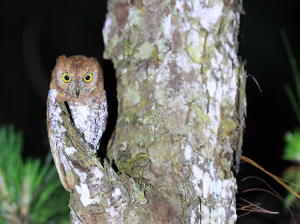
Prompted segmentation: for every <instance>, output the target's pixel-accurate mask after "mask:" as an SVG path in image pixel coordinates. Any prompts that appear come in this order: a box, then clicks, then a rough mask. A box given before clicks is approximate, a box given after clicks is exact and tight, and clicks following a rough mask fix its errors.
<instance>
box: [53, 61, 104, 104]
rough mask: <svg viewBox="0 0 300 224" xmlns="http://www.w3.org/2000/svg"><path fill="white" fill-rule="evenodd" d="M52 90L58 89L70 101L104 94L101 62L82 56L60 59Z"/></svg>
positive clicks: (54, 73) (57, 62)
mask: <svg viewBox="0 0 300 224" xmlns="http://www.w3.org/2000/svg"><path fill="white" fill-rule="evenodd" d="M50 89H56V90H57V91H58V92H60V93H63V94H64V95H65V96H66V97H68V98H70V99H72V98H85V97H90V96H93V95H96V94H98V93H99V92H102V91H103V74H102V69H101V67H100V65H99V62H98V61H97V60H96V59H95V58H87V57H85V56H82V55H75V56H71V57H68V58H67V57H66V56H65V55H62V56H60V57H58V59H57V60H56V66H55V68H54V70H53V72H52V77H51V83H50Z"/></svg>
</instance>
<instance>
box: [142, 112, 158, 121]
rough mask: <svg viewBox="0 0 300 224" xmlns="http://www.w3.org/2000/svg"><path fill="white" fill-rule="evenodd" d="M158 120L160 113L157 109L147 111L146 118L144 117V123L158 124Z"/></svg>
mask: <svg viewBox="0 0 300 224" xmlns="http://www.w3.org/2000/svg"><path fill="white" fill-rule="evenodd" d="M157 120H158V113H157V111H155V110H150V111H147V114H146V116H145V118H144V119H143V123H144V124H156V123H157Z"/></svg>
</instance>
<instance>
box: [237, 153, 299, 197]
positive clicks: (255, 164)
mask: <svg viewBox="0 0 300 224" xmlns="http://www.w3.org/2000/svg"><path fill="white" fill-rule="evenodd" d="M241 159H242V160H244V161H245V162H247V163H250V164H251V165H253V166H255V167H257V168H258V169H260V170H262V171H263V172H265V173H266V174H268V175H269V176H270V177H272V178H273V179H274V180H276V181H277V182H278V183H280V184H281V185H282V186H283V187H285V188H286V189H287V190H288V191H290V192H291V193H292V194H293V195H295V196H296V197H297V198H299V199H300V195H299V194H297V193H296V192H295V191H294V190H293V189H292V188H290V187H289V186H288V185H287V184H285V183H284V182H286V183H288V181H286V180H284V179H282V178H280V177H277V176H275V175H274V174H272V173H270V172H268V171H267V170H265V169H264V168H262V167H261V166H260V165H258V164H257V163H256V162H254V161H253V160H251V159H249V158H248V157H246V156H242V157H241ZM298 187H300V186H298Z"/></svg>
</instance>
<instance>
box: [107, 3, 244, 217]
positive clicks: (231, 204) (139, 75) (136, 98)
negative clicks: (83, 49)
mask: <svg viewBox="0 0 300 224" xmlns="http://www.w3.org/2000/svg"><path fill="white" fill-rule="evenodd" d="M240 13H241V5H240V3H239V2H238V1H237V0H224V1H221V0H217V1H209V0H205V1H204V0H200V1H199V0H186V1H184V0H162V1H159V0H148V1H142V0H131V1H129V0H109V1H108V13H107V16H106V22H105V27H104V29H103V36H104V42H105V52H104V57H105V58H108V59H111V60H112V61H113V62H114V65H115V68H116V77H117V80H118V86H117V92H118V101H119V116H118V121H117V126H116V130H115V134H114V137H113V139H112V140H111V142H110V150H109V151H108V158H109V160H110V161H111V162H114V163H115V164H116V167H117V168H118V169H119V172H121V173H123V174H126V175H128V176H129V177H131V178H133V179H134V180H135V181H136V182H137V183H139V184H141V185H142V186H144V187H145V197H146V198H147V201H148V202H147V204H145V205H143V206H141V207H139V208H138V209H137V210H134V209H132V210H131V211H130V212H129V214H132V215H131V216H130V217H131V218H132V220H135V221H134V222H133V223H200V222H201V223H214V222H215V223H234V222H235V220H236V210H235V193H236V188H237V187H236V182H235V177H234V174H233V171H232V170H233V166H234V154H235V150H236V149H237V148H240V147H241V140H242V138H241V135H242V131H241V130H242V128H243V122H244V109H245V102H246V101H245V94H244V85H241V80H245V72H244V70H243V65H242V64H241V63H240V61H239V59H238V57H237V48H238V40H237V36H238V32H239V22H240ZM243 84H244V83H243ZM239 87H241V88H239ZM241 111H242V112H241ZM157 206H158V207H159V209H158V208H157ZM136 214H140V215H139V216H138V217H136ZM126 220H127V221H128V220H129V218H128V217H124V222H127V221H126Z"/></svg>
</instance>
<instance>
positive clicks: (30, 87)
mask: <svg viewBox="0 0 300 224" xmlns="http://www.w3.org/2000/svg"><path fill="white" fill-rule="evenodd" d="M298 2H299V1H296V0H244V1H243V4H244V9H245V15H243V16H242V20H241V21H242V24H241V34H240V52H239V55H240V56H241V57H242V59H243V60H246V61H247V65H246V70H247V72H248V74H251V75H252V76H254V77H255V79H256V80H257V82H258V83H259V85H260V88H261V89H262V93H261V92H260V91H259V89H258V87H257V85H256V83H255V82H254V80H253V79H251V78H248V79H247V87H246V89H247V104H248V106H247V120H246V130H245V133H244V145H243V154H244V155H245V156H247V157H249V158H251V159H252V160H254V161H256V162H257V163H258V164H260V165H261V166H263V167H264V168H265V169H266V170H268V171H270V172H272V173H273V174H275V175H277V176H280V175H281V174H282V172H283V171H284V169H285V168H286V167H288V166H289V165H290V163H289V162H287V161H283V160H282V159H281V157H282V152H283V148H284V146H285V143H284V140H283V135H284V133H285V132H286V131H293V129H294V128H295V127H296V126H299V124H298V123H297V119H296V116H295V114H294V111H293V109H292V106H291V104H290V101H289V99H288V97H287V94H286V92H285V89H284V85H285V84H289V85H291V87H292V89H293V90H295V86H294V79H293V74H292V69H291V66H290V63H289V59H288V56H287V53H286V51H285V48H284V45H283V41H282V38H281V35H280V30H281V29H284V30H285V31H286V33H287V36H288V38H289V41H290V44H291V47H292V49H293V52H294V55H295V58H296V60H297V62H298V66H300V43H299V40H300V32H299V29H300V26H299V24H300V13H299V5H300V4H299V3H298ZM106 11H107V10H106V1H101V0H98V1H96V0H89V1H80V0H73V1H71V0H64V1H61V0H53V1H37V0H26V1H22V0H10V1H1V3H0V33H1V35H0V49H1V51H0V57H1V58H0V96H1V97H0V125H3V124H14V125H15V127H16V129H17V130H22V132H23V136H24V139H25V140H24V157H28V156H38V157H41V158H45V157H46V156H47V153H48V152H49V145H48V138H47V130H46V98H47V92H48V88H49V87H48V85H49V82H50V74H51V71H52V69H53V68H54V65H55V60H56V58H57V57H58V56H59V55H62V54H65V55H66V56H71V55H75V54H82V55H85V56H88V57H95V58H98V60H99V61H100V63H101V66H102V67H103V70H104V75H105V77H104V78H105V89H106V92H107V96H108V105H109V120H108V130H107V131H106V133H105V136H104V137H103V140H102V142H103V144H102V147H103V149H105V148H106V146H105V144H107V141H108V139H109V137H110V135H111V133H112V131H113V129H114V125H115V122H116V116H117V105H118V103H117V100H116V81H115V71H114V69H113V65H112V63H111V62H110V61H107V60H104V59H102V53H103V49H104V46H103V40H102V27H103V24H104V20H105V14H106ZM0 150H1V149H0ZM0 153H1V152H0ZM247 176H257V177H260V178H262V179H264V180H266V181H267V182H268V183H269V184H270V185H271V186H272V187H273V188H274V189H275V190H276V191H277V192H278V193H280V194H281V195H282V196H285V193H286V192H285V189H284V188H283V187H281V186H279V184H278V183H276V182H275V181H273V180H271V179H270V178H269V177H268V176H267V175H265V174H264V173H262V172H261V171H259V170H258V169H257V168H254V167H253V166H251V165H248V164H242V165H241V171H240V174H239V176H238V184H239V191H241V190H245V189H250V188H265V185H264V184H262V183H261V182H260V181H257V180H254V179H251V180H247V181H244V182H241V178H243V177H247ZM237 197H243V198H245V199H247V200H249V201H251V202H253V203H261V206H262V207H264V208H266V209H269V210H271V211H279V212H280V214H279V215H270V214H249V215H246V216H243V217H242V218H239V219H238V223H241V224H244V223H246V224H248V223H255V224H263V223H274V224H276V223H278V224H279V223H280V224H281V223H282V224H283V223H289V222H290V214H289V213H288V212H286V211H284V210H283V204H282V202H280V201H279V200H278V199H277V198H275V197H274V196H272V195H270V194H268V193H266V192H258V191H257V192H249V193H244V194H239V195H238V196H237ZM297 213H299V210H294V215H295V216H296V217H297V216H299V215H297ZM239 214H241V213H239ZM298 221H299V217H298ZM297 223H300V222H297Z"/></svg>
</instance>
